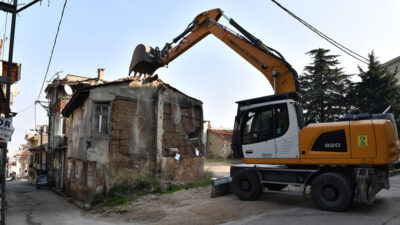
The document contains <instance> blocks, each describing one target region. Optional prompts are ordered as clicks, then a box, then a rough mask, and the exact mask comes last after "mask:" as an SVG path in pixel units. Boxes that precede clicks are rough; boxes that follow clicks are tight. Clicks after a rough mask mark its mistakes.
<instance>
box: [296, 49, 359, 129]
mask: <svg viewBox="0 0 400 225" xmlns="http://www.w3.org/2000/svg"><path fill="white" fill-rule="evenodd" d="M329 52H330V50H328V49H322V48H318V49H314V50H311V51H309V52H307V54H308V55H310V56H311V58H312V60H313V62H312V63H311V64H310V65H308V66H306V67H305V68H304V73H303V75H302V76H300V87H301V94H302V95H303V96H302V104H303V109H304V118H305V121H306V122H307V123H309V122H328V121H333V120H335V119H337V118H338V117H339V116H340V115H342V114H344V113H345V112H346V111H348V110H349V108H350V106H351V104H349V100H348V98H347V95H348V93H349V89H350V88H349V87H350V86H351V81H350V79H349V77H350V75H347V74H345V73H344V72H343V71H342V68H339V67H338V65H339V61H338V59H337V58H338V56H337V55H330V54H329Z"/></svg>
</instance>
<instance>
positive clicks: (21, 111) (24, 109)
mask: <svg viewBox="0 0 400 225" xmlns="http://www.w3.org/2000/svg"><path fill="white" fill-rule="evenodd" d="M33 106H35V104H32V105H30V106H28V107H26V108H23V109H21V110H20V111H18V112H17V114H20V113H23V112H25V111H27V110H29V109H31V108H32V107H33Z"/></svg>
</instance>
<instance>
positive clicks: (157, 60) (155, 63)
mask: <svg viewBox="0 0 400 225" xmlns="http://www.w3.org/2000/svg"><path fill="white" fill-rule="evenodd" d="M162 66H164V64H163V62H162V60H161V52H160V50H159V49H158V47H157V48H155V49H154V48H152V47H150V46H147V45H144V44H140V45H138V46H136V48H135V50H134V51H133V55H132V60H131V64H130V66H129V75H130V74H131V73H132V72H133V71H134V72H135V74H134V75H136V74H137V73H139V75H141V74H145V75H153V74H154V72H155V71H156V70H157V69H158V68H160V67H162Z"/></svg>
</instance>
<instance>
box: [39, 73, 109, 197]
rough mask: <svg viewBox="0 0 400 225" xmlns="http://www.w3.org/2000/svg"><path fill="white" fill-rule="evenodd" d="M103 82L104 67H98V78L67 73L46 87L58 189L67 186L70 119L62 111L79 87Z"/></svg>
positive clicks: (51, 165)
mask: <svg viewBox="0 0 400 225" xmlns="http://www.w3.org/2000/svg"><path fill="white" fill-rule="evenodd" d="M103 82H104V69H98V74H97V77H96V78H91V77H83V76H77V75H72V74H67V75H66V76H65V78H56V79H54V80H53V81H52V83H50V84H48V85H47V87H46V89H45V92H46V98H47V99H48V100H49V110H48V116H49V143H48V148H49V151H50V152H51V159H50V160H49V161H50V171H49V173H50V174H51V175H52V176H53V177H54V181H55V186H56V188H57V189H64V190H65V189H66V188H67V185H66V182H67V179H66V176H65V174H66V151H67V144H68V142H67V139H68V128H69V119H68V118H64V117H63V116H62V114H61V111H62V110H63V109H64V107H65V105H66V104H68V102H69V100H70V99H71V97H72V94H73V93H74V92H75V91H76V90H77V89H79V88H83V87H87V86H91V85H96V84H99V83H103Z"/></svg>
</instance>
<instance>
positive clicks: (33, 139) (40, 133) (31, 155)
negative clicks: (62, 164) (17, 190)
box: [25, 125, 49, 184]
mask: <svg viewBox="0 0 400 225" xmlns="http://www.w3.org/2000/svg"><path fill="white" fill-rule="evenodd" d="M47 129H48V128H47V126H46V125H39V126H38V127H37V129H36V131H32V132H29V133H27V134H26V135H25V140H26V145H27V147H28V182H29V183H32V184H36V179H37V177H38V175H40V174H46V173H47V172H48V171H47V169H48V160H47V159H48V158H49V152H48V148H47V142H48V135H47Z"/></svg>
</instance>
